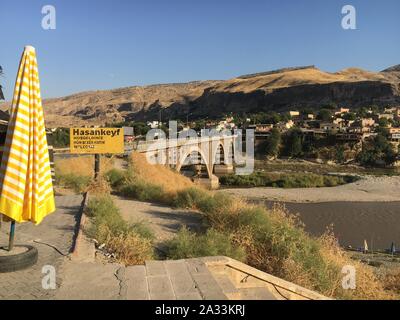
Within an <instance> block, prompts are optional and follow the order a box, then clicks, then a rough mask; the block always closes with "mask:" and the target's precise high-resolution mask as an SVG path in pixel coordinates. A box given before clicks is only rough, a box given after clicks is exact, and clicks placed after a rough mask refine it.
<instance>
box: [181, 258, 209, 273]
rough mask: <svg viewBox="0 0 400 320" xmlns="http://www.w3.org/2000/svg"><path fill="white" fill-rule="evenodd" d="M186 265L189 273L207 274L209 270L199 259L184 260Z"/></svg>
mask: <svg viewBox="0 0 400 320" xmlns="http://www.w3.org/2000/svg"><path fill="white" fill-rule="evenodd" d="M185 262H186V265H187V268H188V270H189V272H190V273H191V274H201V273H205V274H209V273H210V271H209V270H208V268H207V266H206V265H205V264H204V262H203V261H202V260H201V259H190V260H186V261H185Z"/></svg>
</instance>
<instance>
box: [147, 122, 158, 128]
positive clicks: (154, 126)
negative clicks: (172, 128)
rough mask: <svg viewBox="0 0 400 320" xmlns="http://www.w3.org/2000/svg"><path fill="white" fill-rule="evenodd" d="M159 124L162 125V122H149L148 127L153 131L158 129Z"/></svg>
mask: <svg viewBox="0 0 400 320" xmlns="http://www.w3.org/2000/svg"><path fill="white" fill-rule="evenodd" d="M159 124H160V122H159V121H157V120H153V121H148V122H147V126H149V127H150V128H151V129H157V128H158V126H159Z"/></svg>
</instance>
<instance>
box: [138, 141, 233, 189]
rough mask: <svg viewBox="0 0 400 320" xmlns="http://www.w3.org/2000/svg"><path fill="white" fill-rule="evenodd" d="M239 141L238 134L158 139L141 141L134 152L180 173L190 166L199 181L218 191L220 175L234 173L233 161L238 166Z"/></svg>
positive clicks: (151, 161)
mask: <svg viewBox="0 0 400 320" xmlns="http://www.w3.org/2000/svg"><path fill="white" fill-rule="evenodd" d="M239 139H241V137H240V136H238V135H216V136H202V137H185V138H178V139H156V140H151V141H140V142H139V143H138V145H137V147H136V148H135V149H136V151H137V152H140V153H144V154H146V157H147V159H148V161H149V162H150V163H152V164H162V165H167V166H169V167H171V168H174V169H175V170H176V171H177V172H181V170H182V168H183V167H187V166H191V167H192V168H193V169H194V171H195V175H196V176H197V178H196V181H197V182H199V183H201V184H205V185H208V186H209V187H210V188H218V185H219V181H218V175H222V174H227V173H233V172H234V167H233V164H234V160H235V163H236V164H237V163H238V161H237V158H238V157H237V156H238V154H237V153H236V154H235V152H236V151H237V150H236V149H237V146H238V145H239V144H238V143H240V142H241V141H239ZM204 168H205V170H204ZM196 171H197V174H196ZM202 172H203V173H202Z"/></svg>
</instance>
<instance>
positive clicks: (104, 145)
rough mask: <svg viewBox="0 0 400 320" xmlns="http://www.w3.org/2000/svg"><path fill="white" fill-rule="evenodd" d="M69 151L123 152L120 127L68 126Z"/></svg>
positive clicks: (122, 133)
mask: <svg viewBox="0 0 400 320" xmlns="http://www.w3.org/2000/svg"><path fill="white" fill-rule="evenodd" d="M69 130H70V131H69V142H70V144H69V145H70V152H71V153H123V152H124V131H123V129H122V128H70V129H69Z"/></svg>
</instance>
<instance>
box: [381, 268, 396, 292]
mask: <svg viewBox="0 0 400 320" xmlns="http://www.w3.org/2000/svg"><path fill="white" fill-rule="evenodd" d="M382 282H383V285H384V287H385V289H386V290H391V291H393V292H396V293H397V294H398V295H400V268H397V269H396V270H392V271H390V272H388V273H387V274H386V275H385V276H384V277H383V279H382Z"/></svg>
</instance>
